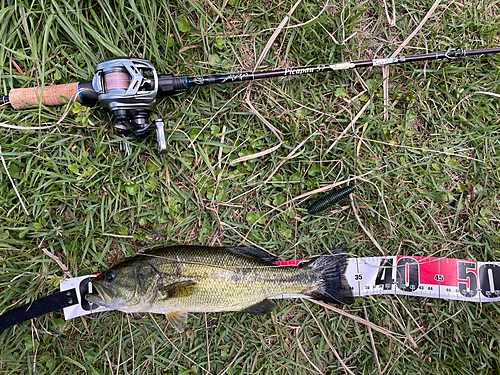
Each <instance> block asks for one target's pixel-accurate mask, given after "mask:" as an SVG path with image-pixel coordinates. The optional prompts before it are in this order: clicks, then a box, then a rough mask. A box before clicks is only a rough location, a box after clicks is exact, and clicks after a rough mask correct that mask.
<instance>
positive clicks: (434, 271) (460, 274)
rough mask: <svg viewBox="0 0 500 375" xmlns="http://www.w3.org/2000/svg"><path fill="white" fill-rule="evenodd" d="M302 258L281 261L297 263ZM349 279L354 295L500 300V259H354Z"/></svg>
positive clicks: (284, 263) (349, 267)
mask: <svg viewBox="0 0 500 375" xmlns="http://www.w3.org/2000/svg"><path fill="white" fill-rule="evenodd" d="M300 262H303V261H301V260H291V261H279V262H276V263H275V264H276V265H280V266H296V265H298V264H300ZM348 262H349V263H348V265H347V269H346V278H347V280H348V281H349V285H350V288H351V291H352V294H353V296H354V297H363V296H372V295H375V294H396V295H405V296H415V297H430V298H442V299H454V300H460V301H469V302H496V301H500V262H477V261H474V260H464V259H453V258H436V257H421V256H408V255H397V256H385V257H367V258H350V259H349V260H348Z"/></svg>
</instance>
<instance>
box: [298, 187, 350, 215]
mask: <svg viewBox="0 0 500 375" xmlns="http://www.w3.org/2000/svg"><path fill="white" fill-rule="evenodd" d="M355 188H356V186H346V187H343V188H338V189H333V190H332V191H330V192H328V193H325V194H323V196H322V197H321V198H317V199H314V198H312V199H310V203H309V207H308V208H307V211H308V212H309V213H310V214H319V213H323V214H328V213H329V212H326V210H327V209H329V208H330V207H333V208H340V207H339V206H337V205H336V203H338V202H341V201H343V200H346V199H348V196H349V194H351V193H352V192H353V191H354V189H355Z"/></svg>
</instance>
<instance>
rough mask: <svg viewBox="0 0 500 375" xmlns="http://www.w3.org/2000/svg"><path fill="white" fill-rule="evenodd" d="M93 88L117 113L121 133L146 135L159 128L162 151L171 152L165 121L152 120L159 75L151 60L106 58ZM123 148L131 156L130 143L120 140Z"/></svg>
mask: <svg viewBox="0 0 500 375" xmlns="http://www.w3.org/2000/svg"><path fill="white" fill-rule="evenodd" d="M92 87H93V89H94V91H95V92H96V93H97V100H98V103H99V105H101V106H103V107H106V108H108V109H109V110H110V111H111V112H112V113H113V117H114V120H115V123H114V125H113V126H114V128H115V129H117V130H118V132H119V133H120V134H121V135H123V136H124V137H126V136H129V135H131V134H133V135H135V136H136V137H137V138H144V137H146V136H147V135H148V134H149V133H151V131H152V130H153V129H156V137H157V141H158V152H159V153H160V154H166V153H167V143H166V139H165V130H164V126H165V124H164V122H163V120H162V119H156V120H153V121H151V122H148V119H149V116H150V114H151V112H152V111H153V110H154V108H155V106H156V96H157V95H158V87H159V84H158V74H157V73H156V69H155V68H154V66H153V65H152V64H151V62H149V61H148V60H143V59H136V58H116V59H110V60H106V61H103V62H101V63H99V64H98V65H97V66H96V69H95V75H94V78H93V79H92ZM120 151H121V153H122V156H124V157H125V156H128V155H130V145H129V144H128V143H127V142H120Z"/></svg>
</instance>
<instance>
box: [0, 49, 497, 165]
mask: <svg viewBox="0 0 500 375" xmlns="http://www.w3.org/2000/svg"><path fill="white" fill-rule="evenodd" d="M490 53H500V47H496V48H481V49H474V50H464V49H462V48H451V49H449V50H448V51H446V52H435V53H427V54H420V55H410V56H401V57H390V58H383V59H373V60H356V61H348V62H339V63H332V64H321V65H306V66H301V67H295V68H282V69H275V70H268V71H261V72H242V73H230V74H222V75H209V76H194V77H188V76H186V75H172V74H158V73H157V72H156V69H155V67H154V65H153V64H152V63H151V62H150V61H148V60H144V59H138V58H112V59H109V60H106V61H103V62H101V63H99V64H97V66H96V68H95V74H94V76H93V79H92V81H87V82H75V83H67V84H61V85H53V86H45V87H34V88H21V89H12V90H11V91H10V92H9V95H8V96H0V105H1V104H5V103H10V105H12V107H13V108H14V109H25V108H29V107H33V106H38V105H39V104H43V105H47V106H53V105H63V104H66V103H67V102H68V100H74V101H76V102H79V103H83V104H85V105H87V106H95V105H99V106H101V107H104V108H107V109H109V110H110V111H111V113H112V114H113V121H114V124H113V126H114V128H115V129H116V130H117V131H118V132H119V134H121V135H122V136H124V137H128V136H130V135H134V136H135V137H137V138H139V139H142V138H145V137H146V136H147V135H149V134H150V133H151V132H152V131H153V130H156V136H157V142H158V152H159V153H160V154H166V153H167V143H166V138H165V129H164V127H165V123H164V121H163V119H161V118H158V119H155V120H153V121H149V116H150V115H151V112H152V111H153V110H154V108H155V106H156V103H157V102H158V100H159V99H161V98H163V97H166V96H170V95H174V94H178V93H181V92H184V91H188V90H189V89H191V88H192V87H196V86H207V85H213V84H226V83H235V82H243V81H253V80H257V79H266V78H275V77H289V76H297V75H306V74H312V73H323V72H330V71H337V70H348V69H358V68H365V67H370V66H384V65H392V64H403V63H407V62H416V61H428V60H445V59H446V60H454V59H456V58H463V57H466V56H474V55H485V54H490ZM120 151H121V153H122V155H123V156H127V155H129V154H130V145H129V144H128V143H126V142H120Z"/></svg>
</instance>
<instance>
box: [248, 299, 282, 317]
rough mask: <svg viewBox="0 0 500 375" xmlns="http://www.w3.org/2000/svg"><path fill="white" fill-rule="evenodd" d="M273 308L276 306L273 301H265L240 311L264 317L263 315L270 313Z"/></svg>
mask: <svg viewBox="0 0 500 375" xmlns="http://www.w3.org/2000/svg"><path fill="white" fill-rule="evenodd" d="M275 307H276V304H275V303H274V302H273V301H269V300H268V299H265V300H264V301H261V302H259V303H256V304H255V305H252V306H248V307H247V308H246V309H244V310H242V311H244V312H247V313H250V314H255V315H264V314H269V313H270V312H271V311H273V310H274V309H275Z"/></svg>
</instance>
